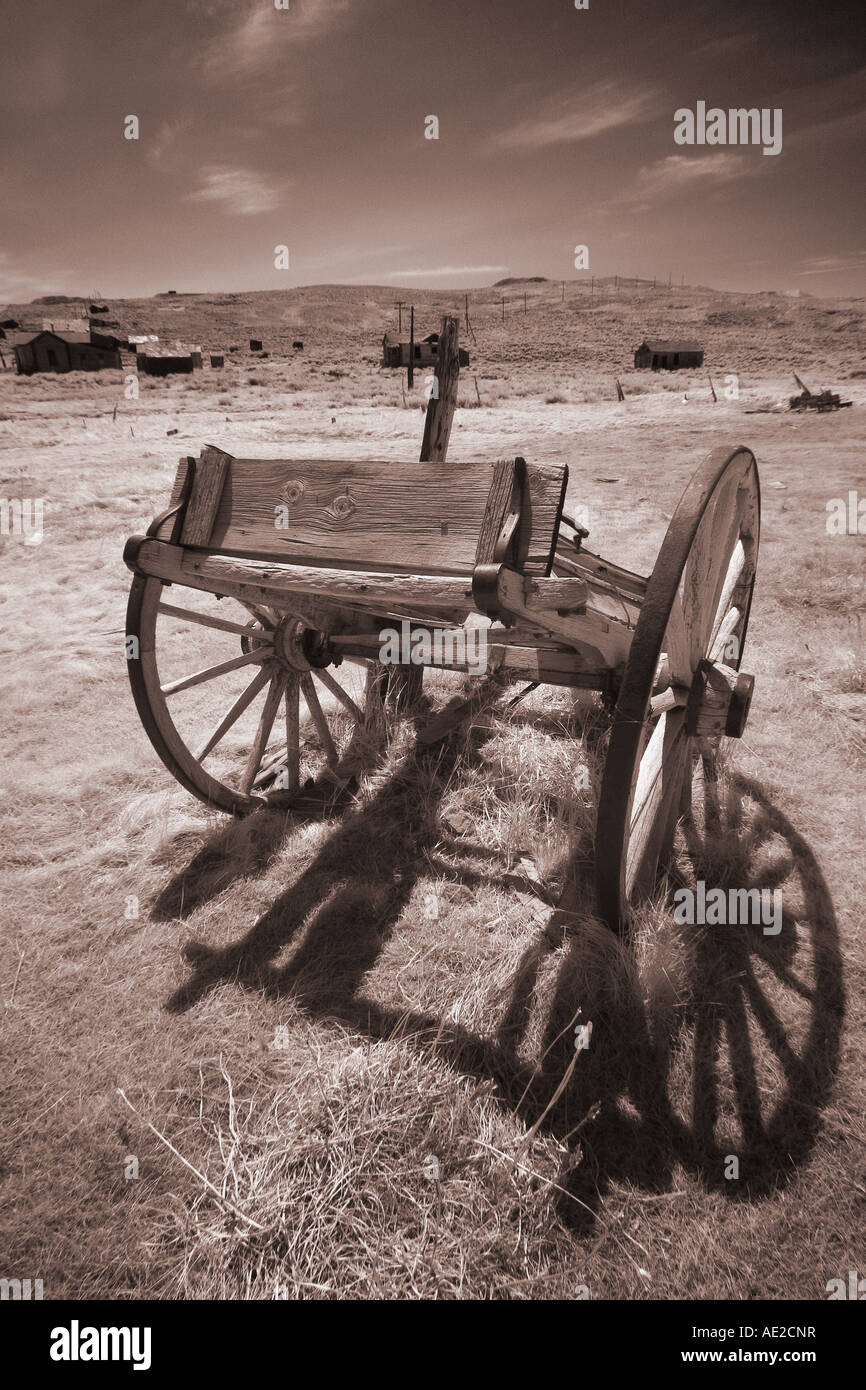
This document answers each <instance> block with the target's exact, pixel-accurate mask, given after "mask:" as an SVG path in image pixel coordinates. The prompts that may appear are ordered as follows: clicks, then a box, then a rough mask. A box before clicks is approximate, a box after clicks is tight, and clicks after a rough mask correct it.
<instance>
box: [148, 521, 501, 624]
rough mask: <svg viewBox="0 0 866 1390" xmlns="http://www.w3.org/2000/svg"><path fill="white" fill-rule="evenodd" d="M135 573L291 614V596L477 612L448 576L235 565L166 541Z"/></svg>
mask: <svg viewBox="0 0 866 1390" xmlns="http://www.w3.org/2000/svg"><path fill="white" fill-rule="evenodd" d="M136 564H137V567H138V568H139V569H140V570H141V571H142V572H143V573H145V574H151V575H154V576H155V577H156V578H158V579H165V580H168V581H169V583H172V584H186V585H187V586H188V587H189V588H191V589H204V590H207V591H208V592H211V593H222V594H228V595H232V596H233V597H235V598H242V599H247V600H252V601H253V602H256V601H258V602H263V603H266V604H270V603H276V604H277V605H278V606H279V607H281V608H283V609H287V608H291V601H292V597H293V596H297V597H300V596H302V595H304V594H320V595H322V596H324V597H326V598H329V599H331V600H332V601H333V602H337V603H339V602H341V601H342V600H345V601H347V602H349V603H351V602H352V601H353V600H355V599H362V600H364V601H365V602H366V603H370V604H374V603H381V604H382V606H383V607H385V608H389V609H390V608H396V609H398V610H399V609H400V608H402V607H403V606H404V605H405V606H406V607H407V609H411V607H412V605H413V602H418V603H420V604H421V605H423V606H426V607H429V608H430V610H431V611H435V610H436V608H437V606H438V605H440V604H441V605H442V607H443V608H444V609H446V610H448V611H452V612H455V613H456V612H462V614H463V615H464V616H465V615H466V614H468V613H471V612H473V611H474V608H475V605H474V603H473V601H472V584H471V582H470V581H469V580H467V579H463V578H459V577H455V576H448V575H419V574H382V573H373V572H372V571H363V572H360V571H351V570H330V569H324V568H320V567H318V566H317V567H315V568H305V567H304V566H301V565H292V566H285V567H283V566H280V565H275V564H274V563H273V562H270V563H269V562H267V561H263V560H248V559H237V558H233V557H229V556H225V555H212V554H208V553H206V552H201V551H195V550H182V549H181V548H180V547H179V546H172V545H166V544H165V543H164V542H163V541H157V540H145V541H143V542H142V544H141V546H140V547H139V549H138V554H137V557H136Z"/></svg>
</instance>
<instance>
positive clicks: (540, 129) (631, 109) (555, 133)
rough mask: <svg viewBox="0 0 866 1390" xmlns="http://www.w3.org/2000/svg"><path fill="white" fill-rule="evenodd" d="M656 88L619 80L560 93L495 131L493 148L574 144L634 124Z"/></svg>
mask: <svg viewBox="0 0 866 1390" xmlns="http://www.w3.org/2000/svg"><path fill="white" fill-rule="evenodd" d="M654 95H655V93H654V91H653V90H651V89H650V88H648V87H643V88H636V87H634V86H633V85H632V86H626V85H625V84H623V83H620V82H617V81H613V80H612V81H607V82H598V83H596V84H595V86H593V87H590V88H585V89H584V90H582V91H580V92H578V93H575V92H574V91H573V90H572V91H569V92H568V93H567V94H559V95H558V96H557V97H556V98H554V99H551V100H548V101H546V102H545V103H544V105H543V106H542V107H541V108H540V109H539V110H537V111H534V112H532V113H528V114H526V115H525V116H523V117H522V118H521V119H520V120H518V121H515V122H514V123H513V124H512V125H510V126H508V127H507V128H506V129H505V130H501V131H499V132H497V133H496V134H495V135H493V136H492V137H491V138H490V140H489V141H488V147H489V148H490V149H493V150H540V149H544V148H545V147H546V146H548V145H572V144H576V143H577V142H578V141H580V140H591V139H593V137H594V136H596V135H601V134H602V133H603V132H604V131H606V130H614V129H616V127H617V126H624V125H631V124H633V122H635V121H637V120H640V118H641V117H642V116H643V115H645V113H646V112H647V110H648V109H649V107H650V105H651V103H652V101H653V99H654Z"/></svg>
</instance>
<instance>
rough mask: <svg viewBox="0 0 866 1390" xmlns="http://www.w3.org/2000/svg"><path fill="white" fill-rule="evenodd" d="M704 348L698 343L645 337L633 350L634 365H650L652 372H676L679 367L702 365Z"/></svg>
mask: <svg viewBox="0 0 866 1390" xmlns="http://www.w3.org/2000/svg"><path fill="white" fill-rule="evenodd" d="M703 363H704V350H703V348H702V347H701V345H700V343H686V342H678V341H675V340H673V341H670V342H667V341H664V340H662V339H660V338H645V339H644V341H643V342H642V343H641V345H640V347H639V348H637V349H636V350H635V354H634V365H635V367H651V368H652V370H653V371H654V372H659V371H662V372H676V371H678V370H679V369H680V368H681V367H702V366H703Z"/></svg>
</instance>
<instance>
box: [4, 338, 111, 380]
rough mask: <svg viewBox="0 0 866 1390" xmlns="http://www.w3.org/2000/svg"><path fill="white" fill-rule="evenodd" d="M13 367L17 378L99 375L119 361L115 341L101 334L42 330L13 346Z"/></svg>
mask: <svg viewBox="0 0 866 1390" xmlns="http://www.w3.org/2000/svg"><path fill="white" fill-rule="evenodd" d="M16 337H18V335H16ZM15 365H16V367H17V370H18V373H19V375H20V376H32V374H33V373H34V372H99V371H102V370H104V369H105V368H111V367H120V365H121V360H120V353H119V352H118V350H117V343H116V340H115V339H114V338H109V337H107V336H106V335H104V334H100V333H89V332H81V333H66V332H52V331H50V330H48V329H43V330H42V331H41V332H37V333H33V334H31V335H30V336H29V337H24V338H23V340H21V339H19V341H17V342H16V343H15Z"/></svg>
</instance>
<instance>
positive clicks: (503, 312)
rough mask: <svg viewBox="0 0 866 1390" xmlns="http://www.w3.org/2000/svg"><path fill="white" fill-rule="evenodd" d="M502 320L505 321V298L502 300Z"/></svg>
mask: <svg viewBox="0 0 866 1390" xmlns="http://www.w3.org/2000/svg"><path fill="white" fill-rule="evenodd" d="M502 322H503V323H504V322H505V300H504V298H503V300H502Z"/></svg>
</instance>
